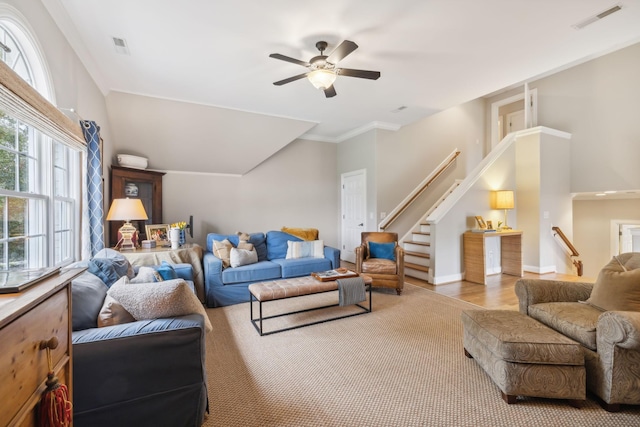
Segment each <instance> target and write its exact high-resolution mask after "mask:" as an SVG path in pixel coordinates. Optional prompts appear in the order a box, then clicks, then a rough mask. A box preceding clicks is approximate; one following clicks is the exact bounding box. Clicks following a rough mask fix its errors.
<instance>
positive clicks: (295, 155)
mask: <svg viewBox="0 0 640 427" xmlns="http://www.w3.org/2000/svg"><path fill="white" fill-rule="evenodd" d="M336 158H337V146H336V144H332V143H325V142H315V141H306V140H296V141H294V142H293V143H291V144H290V145H288V146H287V147H285V148H284V149H282V150H281V151H279V152H278V153H276V154H275V155H274V156H273V157H271V158H270V159H269V160H268V161H266V162H264V163H262V164H261V165H259V166H258V167H256V168H255V169H253V170H252V171H251V172H249V173H248V174H246V175H243V176H242V177H234V176H220V175H213V174H197V173H171V172H170V173H167V174H166V175H165V176H164V178H163V181H162V183H163V184H162V185H163V201H164V204H163V215H164V221H165V222H166V223H171V222H175V221H186V220H188V218H189V215H193V216H194V238H193V239H191V238H187V240H188V241H189V242H195V243H199V244H200V245H202V246H203V247H204V245H205V242H206V235H207V233H212V232H216V233H226V234H230V233H235V232H236V231H244V232H247V233H252V232H266V231H269V230H280V229H281V228H282V227H283V226H286V227H304V228H307V227H311V228H317V229H318V230H320V238H321V239H322V240H324V241H325V243H326V244H328V245H329V246H334V247H337V246H338V244H339V240H338V232H337V230H338V227H336V217H337V212H338V211H339V200H338V192H337V188H338V173H337V169H336Z"/></svg>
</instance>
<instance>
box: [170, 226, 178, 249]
mask: <svg viewBox="0 0 640 427" xmlns="http://www.w3.org/2000/svg"><path fill="white" fill-rule="evenodd" d="M169 240H170V241H171V249H178V248H179V247H180V229H179V228H172V229H171V230H169Z"/></svg>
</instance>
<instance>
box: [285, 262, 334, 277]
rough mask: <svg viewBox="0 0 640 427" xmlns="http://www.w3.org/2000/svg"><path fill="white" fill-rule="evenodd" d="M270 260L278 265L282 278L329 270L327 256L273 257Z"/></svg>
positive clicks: (329, 263)
mask: <svg viewBox="0 0 640 427" xmlns="http://www.w3.org/2000/svg"><path fill="white" fill-rule="evenodd" d="M272 262H274V263H276V264H279V265H280V269H281V271H282V278H283V279H288V278H290V277H300V276H308V275H310V274H311V273H314V272H317V271H326V270H331V260H329V259H327V258H298V259H274V260H273V261H272Z"/></svg>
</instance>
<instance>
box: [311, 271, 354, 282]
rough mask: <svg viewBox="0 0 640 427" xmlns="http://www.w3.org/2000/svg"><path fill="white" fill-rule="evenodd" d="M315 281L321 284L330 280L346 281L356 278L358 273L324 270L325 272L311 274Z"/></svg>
mask: <svg viewBox="0 0 640 427" xmlns="http://www.w3.org/2000/svg"><path fill="white" fill-rule="evenodd" d="M311 276H313V277H314V278H315V279H316V280H320V281H321V282H329V281H332V280H338V279H346V278H348V277H358V273H356V272H355V271H351V270H346V269H345V270H326V271H318V272H316V273H311Z"/></svg>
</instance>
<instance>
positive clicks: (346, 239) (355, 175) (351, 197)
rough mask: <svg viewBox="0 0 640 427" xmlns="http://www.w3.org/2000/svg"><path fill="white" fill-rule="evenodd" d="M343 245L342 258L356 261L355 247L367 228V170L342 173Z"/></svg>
mask: <svg viewBox="0 0 640 427" xmlns="http://www.w3.org/2000/svg"><path fill="white" fill-rule="evenodd" d="M341 184H342V245H341V247H340V259H343V260H345V261H348V262H352V263H355V262H356V256H355V248H356V247H357V246H358V245H360V233H362V232H363V231H364V230H366V219H367V171H366V170H365V169H362V170H358V171H354V172H347V173H343V174H342V179H341Z"/></svg>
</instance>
